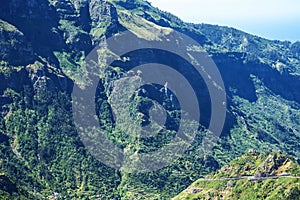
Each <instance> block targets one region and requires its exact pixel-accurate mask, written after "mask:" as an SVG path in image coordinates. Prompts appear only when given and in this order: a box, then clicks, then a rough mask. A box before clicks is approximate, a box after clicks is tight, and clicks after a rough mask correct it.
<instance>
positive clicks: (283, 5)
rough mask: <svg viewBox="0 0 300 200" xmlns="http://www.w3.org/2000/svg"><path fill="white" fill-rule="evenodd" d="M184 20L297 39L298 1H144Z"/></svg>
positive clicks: (299, 32)
mask: <svg viewBox="0 0 300 200" xmlns="http://www.w3.org/2000/svg"><path fill="white" fill-rule="evenodd" d="M148 1H149V2H151V4H152V5H153V6H155V7H158V8H159V9H161V10H164V11H168V12H170V13H172V14H174V15H176V16H178V17H179V18H181V19H182V20H183V21H185V22H193V23H209V24H217V25H225V26H230V27H234V28H237V29H240V30H243V31H246V32H248V33H251V34H254V35H258V36H262V37H265V38H268V39H276V40H290V41H297V40H299V41H300V0H205V1H204V0H148Z"/></svg>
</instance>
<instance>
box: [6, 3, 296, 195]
mask: <svg viewBox="0 0 300 200" xmlns="http://www.w3.org/2000/svg"><path fill="white" fill-rule="evenodd" d="M170 3H171V1H170ZM124 31H129V33H130V35H131V38H132V39H130V40H123V41H119V42H120V45H119V46H117V47H118V48H117V50H126V49H127V48H128V46H129V45H131V44H132V42H133V43H134V41H138V42H137V43H139V42H141V41H142V43H143V44H144V43H147V44H153V43H159V44H162V46H164V44H172V45H174V46H172V49H173V50H174V49H175V50H181V51H182V52H184V55H186V57H187V58H190V59H189V61H191V63H192V62H195V57H196V56H198V55H202V53H203V52H204V51H206V52H207V54H208V56H207V58H211V59H213V61H214V63H215V64H216V67H217V69H218V71H219V72H220V76H221V77H222V79H223V82H224V89H223V90H222V88H221V90H222V91H226V95H224V96H226V98H227V99H226V100H227V102H226V103H225V101H224V102H222V105H220V106H221V107H222V108H224V112H226V118H225V125H224V129H223V130H222V133H221V135H220V137H219V136H218V137H213V135H212V134H211V133H210V131H209V130H208V129H209V123H210V121H211V115H212V112H213V109H212V101H211V94H210V92H209V89H208V87H207V85H206V84H205V83H204V78H206V79H207V80H209V81H210V82H211V83H213V84H212V87H211V88H213V90H219V89H220V87H219V86H218V85H217V84H215V82H214V80H211V79H212V76H211V75H210V72H209V69H210V68H207V69H208V70H207V71H205V70H204V69H205V68H202V66H201V69H202V71H203V72H204V74H205V76H201V75H200V74H199V73H197V72H196V71H195V69H193V67H191V65H190V63H188V62H186V60H185V59H182V58H180V56H179V57H178V56H176V55H174V54H172V53H170V52H168V51H159V50H158V49H155V48H153V49H151V48H150V49H149V48H145V49H137V50H136V51H131V52H128V53H126V54H124V55H119V56H117V53H116V52H112V50H110V49H108V47H105V48H104V47H103V49H101V51H97V52H93V53H94V54H95V55H94V54H93V55H94V56H95V58H97V59H95V63H96V65H95V68H96V70H98V71H100V75H99V76H98V77H97V80H99V82H98V83H97V84H98V85H97V87H96V89H95V90H96V91H95V93H93V95H94V94H95V98H94V97H93V98H94V99H91V102H94V103H95V107H92V109H93V110H92V111H95V112H96V114H95V115H97V116H93V117H94V118H93V119H96V120H98V121H96V123H98V122H99V123H98V124H99V127H100V128H101V130H103V136H104V137H105V138H107V140H109V141H110V142H111V143H112V144H113V145H114V146H115V147H118V148H119V149H121V151H122V152H126V155H128V157H129V158H131V159H132V160H134V161H136V162H139V161H140V159H139V155H141V154H143V153H149V152H150V153H151V152H156V151H157V150H159V149H161V148H163V147H165V146H168V144H170V141H172V140H173V139H174V138H175V135H176V131H178V130H179V128H180V119H181V116H184V115H182V113H184V112H185V110H182V108H181V107H180V105H179V104H178V100H176V95H175V93H174V94H173V93H171V92H170V91H169V90H167V89H168V88H167V87H165V85H166V84H165V83H164V84H165V85H164V84H163V85H160V84H149V85H146V86H145V87H141V88H139V89H138V90H137V91H135V92H133V94H132V96H130V98H128V96H126V95H124V96H123V98H125V99H126V101H127V100H128V101H129V103H130V106H123V105H122V104H121V103H120V105H117V106H119V108H123V107H125V108H128V110H129V111H130V113H129V114H128V113H126V114H127V115H125V114H124V113H121V115H120V116H121V117H120V119H122V120H121V122H122V123H121V124H118V121H116V120H115V115H114V114H115V113H114V112H113V110H112V105H113V102H112V99H113V95H112V92H111V89H112V86H113V85H114V83H115V82H116V80H118V79H119V78H120V77H123V76H124V75H128V72H130V71H131V69H132V68H133V67H135V66H140V65H141V64H149V63H158V64H161V65H167V66H170V67H171V68H174V69H176V70H177V71H178V72H180V74H181V75H183V76H184V78H185V79H186V80H187V81H188V82H189V83H190V85H191V86H192V88H193V92H194V93H195V96H196V98H197V99H198V101H199V104H198V105H199V106H198V107H199V110H200V111H201V115H200V120H199V123H200V125H199V127H197V128H198V129H197V130H196V131H195V138H194V140H193V142H192V143H191V145H190V146H189V148H188V149H187V150H186V151H185V152H184V153H183V154H180V155H176V159H174V160H173V161H172V162H171V163H170V165H168V166H165V167H164V168H161V169H159V170H157V171H153V172H151V173H150V172H149V173H128V172H124V171H122V170H121V169H119V168H113V167H111V166H108V165H107V163H102V162H100V161H99V160H98V159H96V158H95V157H94V156H93V155H92V153H91V151H89V149H87V148H86V146H85V145H84V144H83V142H82V140H81V138H80V135H79V133H78V130H83V129H81V128H82V127H80V129H76V126H75V120H74V113H73V110H72V109H73V107H72V104H73V103H74V98H72V91H73V89H74V88H76V87H74V85H76V86H77V85H79V86H82V85H81V84H82V82H84V81H85V80H86V79H85V78H86V77H85V75H86V74H88V71H87V68H86V63H85V58H86V57H87V56H88V55H89V54H90V52H91V51H92V50H93V49H94V48H95V47H97V45H98V44H99V43H101V42H103V41H106V39H108V38H111V37H112V36H114V37H117V38H119V37H121V36H123V34H124ZM176 33H181V34H184V35H186V36H188V37H189V38H192V39H193V40H195V41H196V42H197V43H195V45H192V46H190V45H189V44H187V43H186V41H184V39H183V38H182V37H178V36H176V35H177V34H176ZM193 55H196V56H194V57H193ZM98 58H99V59H100V58H102V59H103V58H105V59H106V58H114V59H115V60H114V62H113V63H111V64H105V62H101V61H102V60H100V61H99V60H98ZM150 71H151V70H150ZM299 71H300V43H299V42H294V43H292V42H288V41H286V42H283V41H271V40H267V39H263V38H260V37H256V36H253V35H250V34H247V33H245V32H242V31H239V30H236V29H234V28H228V27H221V26H215V25H207V24H190V23H185V22H183V21H182V20H180V19H179V18H178V17H176V16H174V15H172V14H170V13H168V12H164V11H161V10H160V9H158V8H154V7H153V6H151V4H150V3H149V2H147V1H144V0H1V6H0V199H1V198H2V196H3V198H4V197H5V198H6V199H22V198H23V199H44V198H48V197H53V196H58V197H59V198H61V199H85V200H87V199H109V200H111V199H116V200H120V199H122V200H127V199H128V200H132V199H147V200H148V199H156V200H157V199H170V198H171V197H174V196H175V195H176V194H178V193H179V192H180V191H183V190H184V189H185V188H187V187H188V186H189V185H190V184H191V183H193V182H194V181H196V180H198V179H199V178H201V177H205V176H207V175H208V174H211V173H212V172H215V171H216V170H218V169H220V168H221V167H223V166H226V165H227V164H228V163H230V162H231V161H232V160H233V159H235V158H237V157H239V156H241V155H243V154H244V153H245V152H247V151H248V149H256V150H257V151H260V152H268V151H269V150H270V149H271V150H274V151H281V152H283V153H284V154H287V155H289V156H288V157H284V156H283V157H282V155H281V154H274V155H273V154H271V155H270V156H271V157H270V159H271V162H270V163H268V162H266V160H267V158H269V157H268V156H264V155H260V154H259V155H256V154H255V155H252V154H251V155H250V154H249V155H248V154H247V155H246V156H244V157H241V158H240V159H238V160H235V161H233V165H232V167H231V168H230V167H229V168H226V167H225V168H222V170H220V171H218V173H216V174H215V177H216V178H217V177H218V176H219V177H236V176H244V175H247V176H248V175H251V176H254V175H255V174H256V173H260V175H261V176H264V175H270V176H271V175H274V174H275V175H276V174H277V175H278V174H280V173H283V172H287V173H294V171H293V166H294V165H295V164H293V163H294V162H292V161H290V160H292V158H294V159H299V158H300V143H299V141H300V92H299V88H300V75H299V74H300V73H299ZM129 74H130V76H128V78H129V79H130V80H133V81H137V80H140V73H129ZM158 75H159V76H161V77H168V78H174V77H173V76H171V75H169V76H167V74H165V73H164V72H161V73H160V74H158ZM177 83H178V84H177ZM169 85H170V84H169ZM174 85H176V86H177V85H178V86H181V83H180V82H176V83H174ZM162 88H163V89H162ZM165 88H167V89H165ZM185 89H186V88H181V90H180V91H185ZM166 91H167V92H166ZM170 94H172V95H170ZM185 97H187V98H188V97H189V96H188V95H186V96H185ZM123 98H122V96H121V97H120V98H119V99H123ZM153 101H155V102H158V104H160V105H162V106H164V108H165V109H166V114H167V122H166V123H165V124H163V125H161V126H160V127H159V128H161V129H159V130H158V131H157V132H155V134H153V135H150V136H149V137H148V135H147V137H146V138H143V137H137V135H136V132H134V131H135V130H137V129H135V128H136V127H137V126H138V127H142V126H145V125H147V124H149V123H150V122H151V120H152V119H151V116H150V114H149V113H150V108H151V107H152V105H153ZM151 102H152V103H151ZM225 106H226V107H225ZM85 108H86V107H85ZM193 109H194V107H193ZM195 109H198V108H197V106H195ZM82 119H85V117H82ZM189 123H191V122H190V121H189ZM189 123H186V124H188V125H189ZM98 124H97V125H98ZM184 124H185V123H184ZM220 124H221V123H220ZM216 125H219V121H218V123H216ZM189 127H190V126H188V128H189ZM132 132H133V134H129V133H132ZM191 132H192V131H189V130H188V129H187V131H185V132H184V134H185V135H189V134H191ZM91 135H92V136H93V134H91V133H90V132H88V136H91ZM92 136H91V137H92ZM205 139H207V140H205ZM95 141H98V140H95ZM203 141H205V142H207V143H206V144H207V146H209V147H211V149H209V150H208V151H204V150H205V148H204V146H203V145H202V144H203ZM96 149H97V148H96ZM178 149H180V148H178ZM106 150H107V149H106ZM110 151H111V149H108V150H107V151H106V152H102V153H104V154H105V155H104V156H102V157H103V158H106V153H107V152H110ZM102 157H101V158H102ZM108 157H109V156H108ZM109 158H110V157H109ZM168 158H169V157H168V156H167V155H165V154H163V155H162V156H159V158H158V161H161V160H162V161H163V160H164V159H166V160H167V159H168ZM251 159H253V160H255V161H257V163H256V162H255V163H252V162H248V161H251ZM246 161H247V162H246ZM113 162H114V161H113ZM234 162H236V164H234ZM147 164H149V163H147ZM150 164H151V163H150ZM269 164H270V165H269ZM290 167H292V168H291V169H290ZM133 169H134V167H133ZM246 169H247V170H246ZM296 171H297V170H296ZM212 178H214V177H212ZM280 181H282V182H285V183H286V184H287V185H288V184H290V185H291V186H292V185H293V187H291V190H288V191H286V190H285V189H283V190H280V191H281V192H280V195H285V194H284V193H285V192H286V193H287V194H294V191H297V190H296V189H297V187H298V183H299V179H293V178H292V179H288V178H282V179H274V180H273V179H272V180H266V181H261V182H251V181H250V180H248V179H245V180H239V181H232V182H233V183H235V182H236V183H238V184H239V185H241V186H239V185H236V186H239V187H242V188H243V187H244V183H245V184H249V185H251V184H256V185H257V184H258V183H262V184H264V183H267V182H275V183H276V184H278V185H276V184H275V183H274V184H275V185H274V191H275V192H276V191H279V190H275V189H276V188H277V187H281V186H284V187H285V184H281V183H280ZM202 182H203V181H200V182H199V184H200V183H201V184H202ZM217 182H218V181H217ZM296 182H298V183H297V184H296ZM214 183H215V182H214V181H212V182H207V181H204V182H203V184H214ZM225 183H226V184H225ZM279 183H280V184H279ZM291 183H293V184H291ZM220 184H221V186H222V187H223V188H225V189H226V188H227V182H226V181H220ZM224 184H225V185H224ZM221 186H220V188H221ZM260 186H261V185H260ZM203 187H204V186H203ZM205 187H206V186H205ZM207 187H211V186H207ZM228 187H230V188H231V187H234V186H233V185H231V186H230V184H229V185H228ZM266 187H267V186H266ZM294 187H296V189H295V188H294ZM250 188H251V187H250ZM292 188H294V189H292ZM243 189H244V188H243ZM220 191H223V190H221V189H220ZM241 191H244V190H242V189H241ZM266 191H268V190H266ZM272 191H273V190H272ZM214 192H215V193H216V195H217V191H214ZM270 192H271V189H270ZM200 194H201V193H199V195H200ZM238 194H240V192H238V193H234V195H238ZM258 194H259V192H258ZM194 195H197V194H194Z"/></svg>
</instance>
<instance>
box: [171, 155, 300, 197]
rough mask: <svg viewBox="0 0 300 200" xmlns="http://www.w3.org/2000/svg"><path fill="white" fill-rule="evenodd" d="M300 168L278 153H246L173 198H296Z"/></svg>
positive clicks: (299, 188)
mask: <svg viewBox="0 0 300 200" xmlns="http://www.w3.org/2000/svg"><path fill="white" fill-rule="evenodd" d="M299 174H300V166H299V165H298V164H297V163H295V162H294V161H293V159H291V158H289V157H288V156H286V155H283V154H281V153H270V154H260V153H257V152H250V153H248V154H245V155H243V156H241V157H239V158H237V159H235V160H233V161H232V162H230V163H229V165H227V166H225V167H222V168H221V169H220V170H218V171H217V172H216V173H215V174H214V175H212V176H209V177H206V178H205V179H200V180H198V181H196V182H194V183H193V184H192V185H191V186H189V187H188V188H187V189H186V190H185V191H183V192H182V193H180V194H179V195H178V196H176V197H175V198H173V199H220V198H222V199H299V194H300V185H299V179H300V176H299Z"/></svg>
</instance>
